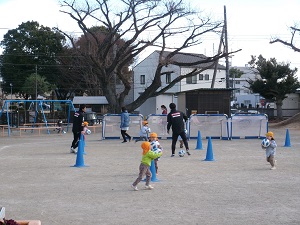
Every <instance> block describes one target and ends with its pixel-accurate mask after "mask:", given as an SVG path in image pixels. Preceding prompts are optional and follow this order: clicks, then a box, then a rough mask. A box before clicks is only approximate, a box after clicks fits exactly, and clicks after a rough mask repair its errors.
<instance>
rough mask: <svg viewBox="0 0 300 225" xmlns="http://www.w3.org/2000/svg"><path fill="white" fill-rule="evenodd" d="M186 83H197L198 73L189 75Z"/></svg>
mask: <svg viewBox="0 0 300 225" xmlns="http://www.w3.org/2000/svg"><path fill="white" fill-rule="evenodd" d="M186 83H187V84H197V75H195V76H191V77H187V78H186Z"/></svg>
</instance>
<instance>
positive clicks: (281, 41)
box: [270, 27, 300, 52]
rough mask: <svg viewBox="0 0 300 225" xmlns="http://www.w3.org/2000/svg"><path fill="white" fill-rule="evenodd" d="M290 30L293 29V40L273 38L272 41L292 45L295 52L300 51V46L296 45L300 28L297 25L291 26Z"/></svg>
mask: <svg viewBox="0 0 300 225" xmlns="http://www.w3.org/2000/svg"><path fill="white" fill-rule="evenodd" d="M290 31H291V35H292V36H291V40H290V41H289V42H288V41H283V40H281V39H280V38H272V40H271V41H270V43H271V44H273V43H276V42H279V43H281V44H284V45H286V46H288V47H290V48H291V49H293V50H294V51H295V52H300V48H299V47H297V46H296V40H295V39H296V37H295V35H296V34H299V32H300V29H299V28H297V27H290Z"/></svg>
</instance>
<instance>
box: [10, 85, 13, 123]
mask: <svg viewBox="0 0 300 225" xmlns="http://www.w3.org/2000/svg"><path fill="white" fill-rule="evenodd" d="M9 85H10V118H11V119H10V124H11V126H12V125H13V124H12V118H13V116H12V105H11V103H12V87H13V84H12V83H10V84H9Z"/></svg>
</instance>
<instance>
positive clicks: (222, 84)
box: [181, 68, 226, 91]
mask: <svg viewBox="0 0 300 225" xmlns="http://www.w3.org/2000/svg"><path fill="white" fill-rule="evenodd" d="M192 70H193V68H181V75H186V74H187V73H190V72H191V71H192ZM201 74H203V76H204V77H205V74H208V75H209V80H205V78H204V79H203V80H199V74H198V75H196V76H197V83H196V84H187V83H186V79H183V80H182V81H181V91H189V90H195V89H199V88H211V84H212V78H213V74H214V70H213V69H209V70H205V71H204V72H202V73H201ZM225 78H226V71H225V70H217V73H216V78H215V84H214V88H226V79H225Z"/></svg>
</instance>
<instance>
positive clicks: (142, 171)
mask: <svg viewBox="0 0 300 225" xmlns="http://www.w3.org/2000/svg"><path fill="white" fill-rule="evenodd" d="M139 169H140V173H139V176H138V178H136V180H135V181H134V182H133V184H132V185H133V186H136V185H137V184H138V183H139V182H140V181H141V180H142V179H143V176H144V175H145V174H146V186H148V185H149V183H150V179H151V175H152V174H151V171H150V166H147V165H145V164H143V163H141V164H140V168H139Z"/></svg>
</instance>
